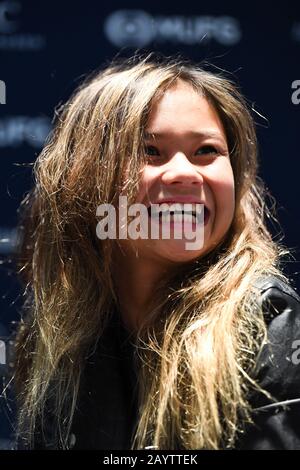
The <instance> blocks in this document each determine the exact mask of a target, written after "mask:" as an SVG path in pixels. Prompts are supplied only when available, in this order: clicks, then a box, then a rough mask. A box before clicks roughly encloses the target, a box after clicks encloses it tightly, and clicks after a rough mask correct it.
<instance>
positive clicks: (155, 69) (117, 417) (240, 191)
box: [15, 54, 300, 449]
mask: <svg viewBox="0 0 300 470" xmlns="http://www.w3.org/2000/svg"><path fill="white" fill-rule="evenodd" d="M257 168H258V164H257V146H256V135H255V128H254V124H253V120H252V117H251V113H250V112H249V110H248V108H247V104H246V102H245V99H244V98H243V97H242V96H241V94H240V92H239V91H238V89H237V87H236V86H235V85H234V84H233V83H232V82H231V81H230V80H228V79H225V78H224V77H223V76H221V74H215V73H212V72H209V71H207V70H205V69H203V68H201V67H199V66H197V65H192V64H190V63H188V62H187V61H182V60H178V59H165V60H162V59H161V60H155V59H154V58H153V57H152V55H151V54H150V56H148V57H139V58H138V59H137V60H136V58H135V59H131V60H127V61H123V62H122V61H121V62H119V63H112V64H111V65H110V66H109V67H107V68H106V69H104V70H102V71H100V72H98V73H96V74H94V76H93V77H92V78H89V80H87V81H86V82H85V83H83V84H82V86H80V88H79V89H78V90H77V91H76V92H75V94H74V95H73V96H72V97H71V99H70V100H69V101H68V103H67V104H66V105H64V106H63V107H62V108H61V109H60V110H59V113H58V117H57V122H56V126H55V128H54V131H53V133H52V135H51V137H50V138H49V140H48V142H47V144H46V146H45V148H44V149H43V151H42V153H41V154H40V156H39V157H38V158H37V160H36V163H35V165H34V175H35V186H34V188H33V190H32V191H31V192H30V193H29V194H28V195H27V197H26V198H25V199H24V201H23V204H22V206H23V209H22V214H23V216H22V222H21V224H20V229H21V232H20V233H21V235H22V237H21V240H22V250H21V251H20V253H19V267H20V274H21V275H22V277H23V280H24V283H25V285H26V290H25V293H24V295H25V297H26V302H25V305H24V315H23V320H22V322H21V324H20V328H19V334H18V340H17V347H16V373H15V380H16V389H17V395H18V405H19V420H18V421H19V423H18V442H19V443H20V448H23V447H24V446H25V447H26V448H34V449H41V448H43V449H47V448H54V449H57V448H63V449H67V448H75V449H135V448H136V449H142V448H146V447H147V448H149V447H151V448H156V449H225V448H234V449H237V448H247V449H257V448H268V449H269V448H270V449H277V448H300V428H299V426H298V424H296V423H297V419H295V417H296V415H297V414H298V416H299V417H300V385H299V384H300V381H299V378H300V377H299V375H300V374H299V365H298V362H299V361H297V359H298V358H297V348H296V347H297V343H295V341H297V339H298V340H299V339H300V316H299V315H300V304H299V302H300V299H299V297H298V295H297V294H296V292H295V291H294V290H293V289H292V287H290V286H289V283H288V279H287V278H286V276H284V274H283V273H282V272H281V269H280V260H281V257H282V256H283V255H284V254H286V253H287V251H285V250H284V249H283V247H281V246H280V245H279V244H278V243H275V241H274V240H273V239H272V236H271V234H270V233H269V231H268V229H267V227H266V216H270V213H269V212H268V209H267V207H266V195H267V194H266V190H265V189H264V184H263V182H262V181H261V180H260V179H259V178H258V177H257ZM120 196H122V197H125V198H126V202H127V205H128V207H131V206H133V204H137V203H139V204H140V205H142V206H144V207H145V209H146V220H145V212H144V213H143V214H144V215H143V217H144V219H143V223H144V227H145V226H146V228H147V227H148V228H149V227H150V226H151V224H153V225H155V224H156V228H158V230H159V236H158V237H156V238H155V237H153V236H151V234H150V235H149V234H148V236H147V237H143V236H142V235H141V236H132V237H129V236H127V237H126V236H120V235H116V236H114V235H115V234H116V233H117V234H119V230H113V229H115V228H117V229H120V228H122V229H124V226H125V225H126V224H127V222H130V221H131V220H132V216H133V215H134V214H133V212H132V213H131V214H130V213H129V212H128V215H127V216H125V217H124V216H123V219H120V218H119V216H120V213H121V204H120V201H121V199H120ZM122 201H123V199H122ZM103 204H106V206H103ZM157 204H158V205H159V204H164V205H163V206H161V211H160V210H159V211H157V209H156V212H155V207H157V206H156V205H157ZM174 204H175V206H174ZM108 206H110V207H113V208H114V209H116V212H115V215H116V218H115V219H114V218H113V217H110V218H108V219H109V222H110V223H111V225H112V227H111V228H112V230H111V233H113V236H105V235H103V231H102V232H101V230H99V227H100V228H101V227H102V228H103V225H101V226H99V225H98V224H99V213H100V212H101V210H100V211H99V212H98V208H99V207H100V208H101V207H102V208H103V207H106V208H107V207H108ZM187 206H188V208H189V212H188V211H187V210H186V207H187ZM174 207H175V208H174ZM152 209H153V211H152ZM159 212H161V215H159ZM178 216H179V218H178ZM165 225H169V227H170V232H169V236H168V237H163V236H162V228H163V227H164V226H165ZM183 225H184V227H185V229H186V230H185V231H184V233H183V234H182V236H181V237H177V236H176V232H177V231H178V228H180V227H181V228H183ZM97 227H98V229H97ZM100 232H101V233H100ZM140 233H141V232H140ZM193 233H198V234H200V235H199V237H200V243H197V244H195V245H193V248H192V249H188V245H187V243H188V240H190V236H191V235H192V234H193ZM295 344H296V346H295Z"/></svg>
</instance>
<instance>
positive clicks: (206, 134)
mask: <svg viewBox="0 0 300 470" xmlns="http://www.w3.org/2000/svg"><path fill="white" fill-rule="evenodd" d="M143 135H144V138H145V139H147V140H155V139H163V138H165V137H170V136H172V135H173V133H171V132H151V131H145V132H144V134H143ZM184 135H186V136H187V137H192V138H198V139H199V138H201V139H207V138H214V139H218V140H221V141H223V142H224V136H223V135H222V134H221V132H218V131H214V130H205V131H187V132H185V134H184Z"/></svg>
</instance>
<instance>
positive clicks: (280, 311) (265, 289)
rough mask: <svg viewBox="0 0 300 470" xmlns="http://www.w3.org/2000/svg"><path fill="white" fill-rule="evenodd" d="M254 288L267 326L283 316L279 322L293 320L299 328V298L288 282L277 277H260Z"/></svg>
mask: <svg viewBox="0 0 300 470" xmlns="http://www.w3.org/2000/svg"><path fill="white" fill-rule="evenodd" d="M254 286H255V288H256V289H258V293H259V295H258V302H259V305H260V306H261V307H262V309H263V312H264V316H265V320H266V322H267V323H268V324H269V323H270V322H271V321H272V320H273V319H274V318H276V317H278V316H279V315H283V316H282V317H281V320H289V321H292V320H295V321H296V326H299V328H300V296H299V294H298V293H297V291H296V290H295V288H294V287H292V285H291V284H290V283H289V282H288V281H286V280H284V279H281V278H279V277H277V276H262V277H261V278H259V279H258V280H257V281H256V282H255V283H254ZM290 312H292V315H289V313H290Z"/></svg>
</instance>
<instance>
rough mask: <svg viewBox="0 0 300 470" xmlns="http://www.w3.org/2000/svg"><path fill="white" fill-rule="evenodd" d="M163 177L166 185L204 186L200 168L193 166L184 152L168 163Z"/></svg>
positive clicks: (178, 153) (177, 154)
mask: <svg viewBox="0 0 300 470" xmlns="http://www.w3.org/2000/svg"><path fill="white" fill-rule="evenodd" d="M164 170H165V171H164V173H163V175H162V177H161V179H162V182H163V183H164V184H175V183H177V184H184V185H199V186H200V185H202V184H203V177H202V175H201V173H200V169H199V167H196V165H193V164H192V163H191V162H190V161H189V159H188V158H187V157H186V155H185V154H184V153H183V152H177V153H176V154H175V155H174V156H173V157H172V158H171V159H170V160H169V162H168V163H167V165H166V166H165V169H164Z"/></svg>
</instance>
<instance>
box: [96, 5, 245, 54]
mask: <svg viewBox="0 0 300 470" xmlns="http://www.w3.org/2000/svg"><path fill="white" fill-rule="evenodd" d="M104 33H105V35H106V37H107V38H108V40H109V41H110V42H111V43H112V44H114V45H115V46H117V47H126V46H129V47H130V46H132V47H144V46H146V45H148V44H149V43H151V42H152V41H157V42H167V41H170V42H172V43H179V44H189V45H195V44H200V43H204V42H207V41H209V40H211V39H214V40H215V41H217V42H219V43H220V44H223V45H224V46H229V45H234V44H237V43H238V42H239V41H240V40H241V37H242V32H241V28H240V24H239V22H238V20H237V19H236V18H233V17H231V16H220V17H215V16H191V17H185V16H156V17H154V16H151V15H150V14H149V13H147V12H145V11H143V10H117V11H115V12H113V13H112V14H110V15H109V16H108V17H107V18H106V20H105V22H104Z"/></svg>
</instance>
